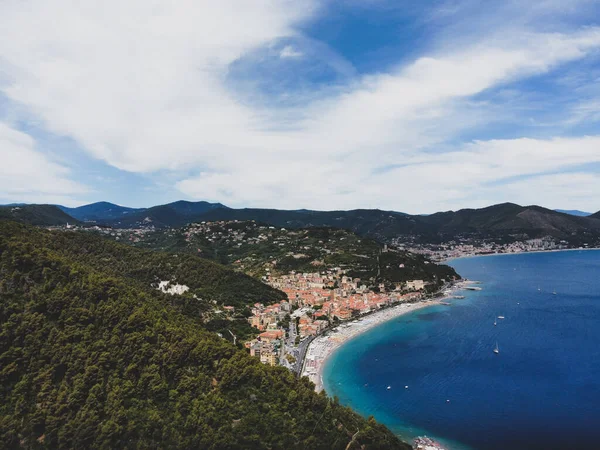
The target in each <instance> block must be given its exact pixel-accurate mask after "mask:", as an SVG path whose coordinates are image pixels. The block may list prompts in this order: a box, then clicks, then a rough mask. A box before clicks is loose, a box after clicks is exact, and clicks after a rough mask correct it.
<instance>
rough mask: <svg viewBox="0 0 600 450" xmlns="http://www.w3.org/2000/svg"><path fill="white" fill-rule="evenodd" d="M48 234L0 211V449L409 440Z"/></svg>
mask: <svg viewBox="0 0 600 450" xmlns="http://www.w3.org/2000/svg"><path fill="white" fill-rule="evenodd" d="M55 237H56V234H55V233H50V232H47V231H43V230H35V229H32V228H30V227H26V226H23V225H18V224H15V223H11V222H4V221H0V294H1V295H2V302H0V362H1V366H0V442H2V444H3V446H4V447H5V448H65V449H66V448H134V447H135V448H166V449H170V448H203V449H237V448H240V449H242V448H257V449H258V448H289V449H296V448H297V449H301V448H303V449H305V448H311V449H312V448H315V449H319V448H323V449H345V448H346V449H359V448H362V446H364V448H366V449H388V448H389V449H394V448H398V449H409V448H410V447H409V446H408V445H405V444H402V443H401V442H399V441H398V440H397V438H396V437H394V436H393V435H392V434H391V433H390V432H389V431H388V430H387V429H386V428H385V427H383V426H381V425H378V424H377V423H375V422H374V421H373V420H369V421H367V420H364V419H362V418H360V417H359V416H357V415H356V414H354V413H352V412H351V411H350V410H349V409H348V408H345V407H342V406H340V405H338V404H337V402H335V401H331V400H329V399H327V398H326V397H325V396H324V395H318V394H316V393H314V391H313V386H312V384H310V383H309V382H307V381H306V380H305V379H302V380H297V379H296V378H295V377H294V376H293V375H292V374H291V373H290V372H289V371H287V370H286V369H284V368H281V367H270V366H266V365H262V364H260V363H259V361H258V360H257V359H256V358H251V357H250V356H248V355H247V354H246V353H245V352H244V351H240V350H237V349H236V348H235V347H233V346H232V345H230V344H228V343H227V342H226V341H224V340H223V339H220V338H218V337H217V336H216V335H215V334H214V333H208V332H207V331H205V330H203V328H202V326H201V324H200V322H199V321H198V320H197V318H195V317H193V316H189V315H186V314H183V313H182V312H181V311H179V310H178V309H174V308H172V307H171V306H170V305H169V304H168V303H167V302H165V301H164V296H163V295H162V294H160V293H159V292H158V291H155V290H143V289H141V288H139V286H138V285H137V283H136V282H134V283H132V282H131V280H132V279H131V278H124V277H121V276H117V275H115V273H116V272H117V271H116V270H109V271H106V270H105V269H106V268H107V267H108V265H109V264H106V265H104V266H98V265H97V262H92V264H88V260H94V259H99V260H101V259H102V258H103V256H102V255H96V253H95V249H94V248H93V247H92V246H88V247H86V248H85V249H82V250H83V251H82V256H81V257H80V258H79V259H78V260H77V261H74V260H73V259H72V258H71V257H70V256H69V255H71V253H72V251H73V250H72V249H71V248H66V249H63V246H64V244H65V242H64V241H62V242H56V239H53V238H55ZM50 242H54V245H49V244H50ZM109 244H111V243H109ZM74 247H76V245H75V246H74ZM132 251H139V250H135V249H132ZM86 252H87V253H86ZM84 255H87V257H86V256H84ZM106 255H108V258H110V252H108V253H106ZM357 431H358V432H357ZM354 433H356V434H355V435H354ZM353 435H354V436H353Z"/></svg>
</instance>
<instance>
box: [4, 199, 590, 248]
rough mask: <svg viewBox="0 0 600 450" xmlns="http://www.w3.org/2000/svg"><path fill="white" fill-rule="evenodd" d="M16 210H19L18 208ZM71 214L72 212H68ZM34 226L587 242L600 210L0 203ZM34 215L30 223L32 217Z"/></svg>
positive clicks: (504, 206) (505, 205)
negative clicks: (252, 224) (258, 227)
mask: <svg viewBox="0 0 600 450" xmlns="http://www.w3.org/2000/svg"><path fill="white" fill-rule="evenodd" d="M16 208H18V209H16ZM67 214H68V215H67ZM11 215H12V216H13V218H15V219H17V220H22V221H24V222H29V223H33V224H36V225H54V224H56V225H61V224H64V223H66V221H68V219H69V217H72V218H73V219H74V220H73V221H72V222H74V223H76V222H77V221H81V222H94V223H96V224H98V225H102V226H110V227H114V228H139V227H149V226H153V227H155V228H165V227H181V226H184V225H186V224H188V223H191V222H201V221H219V220H240V221H247V220H254V221H257V222H261V223H266V224H270V225H274V226H277V227H287V228H306V227H323V226H325V227H333V228H343V229H348V230H351V231H353V232H355V233H357V234H359V235H363V236H368V237H371V238H374V239H378V240H381V241H388V240H390V239H393V238H396V237H398V236H414V237H416V238H418V239H420V240H423V241H426V242H435V241H436V240H448V239H453V238H455V237H457V236H462V235H477V236H482V237H501V238H504V237H508V236H513V235H522V237H527V238H538V237H542V236H553V237H555V238H559V239H565V240H569V241H577V242H580V241H584V240H586V239H588V238H589V237H590V236H600V212H598V213H595V214H592V215H590V216H587V217H585V216H580V215H573V214H568V213H565V212H560V211H555V210H551V209H547V208H543V207H540V206H535V205H532V206H520V205H517V204H514V203H502V204H498V205H493V206H489V207H487V208H480V209H461V210H459V211H446V212H438V213H435V214H430V215H427V216H423V215H410V214H405V213H401V212H395V211H383V210H379V209H356V210H350V211H313V210H279V209H259V208H242V209H234V208H229V207H227V206H225V205H223V204H221V203H209V202H204V201H201V202H188V201H178V202H174V203H169V204H166V205H159V206H154V207H151V208H127V207H123V206H118V205H114V204H112V203H108V202H100V203H94V204H91V205H85V206H81V207H78V208H66V207H63V206H57V207H52V206H50V205H22V206H19V207H0V217H1V216H4V217H7V216H8V217H10V216H11ZM29 217H31V219H32V220H31V221H30V220H28V218H29Z"/></svg>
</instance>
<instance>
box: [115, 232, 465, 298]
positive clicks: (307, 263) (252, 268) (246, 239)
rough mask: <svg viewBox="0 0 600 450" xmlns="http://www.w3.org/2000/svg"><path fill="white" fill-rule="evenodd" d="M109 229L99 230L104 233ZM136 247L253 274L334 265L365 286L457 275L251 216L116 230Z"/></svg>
mask: <svg viewBox="0 0 600 450" xmlns="http://www.w3.org/2000/svg"><path fill="white" fill-rule="evenodd" d="M110 231H111V230H105V231H104V232H105V234H108V235H109V236H110V235H111V234H115V233H114V232H112V233H110ZM116 237H118V238H119V239H120V240H122V241H125V242H129V243H131V244H133V245H135V246H138V247H141V248H148V249H154V250H164V251H170V252H177V253H189V254H194V255H201V256H202V257H203V258H207V259H212V260H214V261H218V262H220V263H222V264H225V265H228V266H233V267H235V268H236V269H239V270H240V271H244V272H245V273H248V274H251V275H253V276H261V275H266V274H271V275H285V274H288V273H289V272H290V271H293V270H294V271H298V272H315V271H319V270H323V269H331V268H334V267H339V268H342V269H344V270H347V273H348V275H350V276H351V277H358V278H360V279H361V280H362V281H363V282H364V283H365V284H367V285H369V286H371V287H372V286H377V285H378V284H379V283H384V284H385V285H387V287H389V288H392V289H393V287H394V286H395V285H396V284H398V283H402V282H406V281H409V280H415V279H422V280H425V281H427V282H431V283H432V285H431V286H432V288H433V287H435V286H438V285H441V284H442V282H441V280H446V281H448V280H451V279H453V278H459V275H458V274H457V273H456V272H455V271H454V269H452V268H451V267H449V266H446V265H439V264H433V263H431V262H430V261H428V260H427V259H426V258H425V257H424V256H422V255H418V254H414V253H410V252H407V251H404V250H398V249H392V248H389V249H388V248H387V246H385V247H384V245H383V244H380V243H379V242H377V241H375V240H373V239H370V238H365V237H361V236H358V235H357V234H355V233H352V232H351V231H348V230H343V229H335V228H325V227H321V228H304V229H285V228H276V227H273V226H267V225H265V224H260V223H256V222H254V221H246V222H225V221H221V222H208V223H202V224H190V225H188V226H185V227H182V228H178V229H158V230H154V231H146V232H140V230H129V231H128V230H121V231H120V232H119V233H118V235H117V236H116Z"/></svg>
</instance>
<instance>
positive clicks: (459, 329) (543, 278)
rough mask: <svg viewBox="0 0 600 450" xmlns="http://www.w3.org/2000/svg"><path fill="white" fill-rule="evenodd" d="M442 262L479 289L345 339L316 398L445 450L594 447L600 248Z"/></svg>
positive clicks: (598, 430) (598, 419) (599, 430)
mask: <svg viewBox="0 0 600 450" xmlns="http://www.w3.org/2000/svg"><path fill="white" fill-rule="evenodd" d="M451 265H453V266H454V267H455V268H456V270H457V271H458V272H459V273H460V274H461V275H462V276H463V277H466V278H469V279H472V280H479V281H481V283H482V284H481V287H482V290H481V291H479V292H465V293H464V295H465V296H466V298H465V299H463V300H452V305H451V306H442V305H438V306H433V307H430V308H426V309H422V310H419V311H416V312H414V313H411V314H408V315H406V316H402V317H399V318H397V319H394V320H392V321H389V322H386V323H384V324H382V325H381V326H379V327H377V328H374V329H372V330H369V331H368V332H366V333H365V334H362V335H360V336H358V337H357V338H355V339H353V340H351V341H349V342H348V343H346V344H345V345H344V346H342V347H341V348H340V349H338V351H337V352H336V353H334V354H333V355H332V356H331V357H330V359H329V360H328V362H327V364H326V366H325V368H324V373H323V380H324V385H325V389H326V391H327V392H328V394H329V395H335V396H337V397H338V398H339V399H340V401H341V402H342V403H343V404H347V405H349V406H352V407H353V408H354V409H356V410H358V411H359V412H360V413H361V414H363V415H365V416H368V415H373V416H375V417H376V418H377V419H378V420H380V421H381V422H383V423H385V424H386V425H387V426H388V427H390V428H391V429H392V430H394V431H395V432H396V433H398V434H399V435H401V436H402V437H404V438H405V439H407V440H410V439H412V438H414V437H415V436H418V435H428V436H430V437H435V438H436V439H439V440H440V441H441V442H443V443H445V444H446V445H447V446H448V448H450V449H457V450H463V449H480V450H487V449H489V450H496V449H507V448H510V449H514V450H520V449H523V450H537V449H540V450H542V449H544V450H548V449H571V448H600V251H570V252H553V253H529V254H519V255H498V256H486V257H473V258H464V259H458V260H455V261H453V262H451ZM555 293H556V294H555ZM497 316H504V317H505V319H496V317H497ZM495 319H496V321H497V325H496V326H494V320H495ZM496 342H498V346H499V349H500V353H499V354H494V352H493V349H494V347H495V345H496ZM388 386H389V387H390V388H389V389H388ZM405 386H408V388H405Z"/></svg>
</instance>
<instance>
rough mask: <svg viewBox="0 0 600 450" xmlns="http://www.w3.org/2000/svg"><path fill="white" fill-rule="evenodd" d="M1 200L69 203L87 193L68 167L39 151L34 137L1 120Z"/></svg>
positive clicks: (7, 201)
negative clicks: (74, 180)
mask: <svg viewBox="0 0 600 450" xmlns="http://www.w3.org/2000/svg"><path fill="white" fill-rule="evenodd" d="M0 161H2V164H0V193H1V194H0V199H1V200H3V201H4V202H6V203H9V202H11V203H12V202H36V203H63V202H64V203H66V204H72V203H73V198H74V197H75V196H77V195H79V194H81V193H84V192H86V188H85V187H84V186H81V185H79V184H78V183H75V182H73V181H71V180H70V179H69V170H68V169H67V168H65V167H63V166H61V165H59V164H56V163H54V162H52V161H50V160H49V159H48V158H47V157H46V156H44V155H43V154H41V153H40V152H38V151H36V149H35V142H34V141H33V139H32V138H31V137H30V136H28V135H26V134H24V133H22V132H20V131H17V130H15V129H13V128H11V127H9V126H8V125H6V124H3V123H1V122H0Z"/></svg>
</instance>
